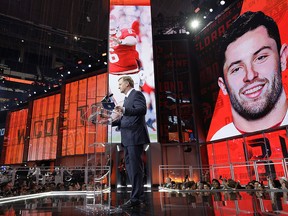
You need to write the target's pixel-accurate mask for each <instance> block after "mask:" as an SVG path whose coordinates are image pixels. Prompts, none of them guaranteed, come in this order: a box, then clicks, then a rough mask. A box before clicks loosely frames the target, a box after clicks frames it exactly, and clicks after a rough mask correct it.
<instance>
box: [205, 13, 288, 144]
mask: <svg viewBox="0 0 288 216" xmlns="http://www.w3.org/2000/svg"><path fill="white" fill-rule="evenodd" d="M220 49H221V50H220V53H219V54H220V58H221V61H220V68H221V69H222V71H223V74H222V76H221V77H219V78H218V85H219V87H220V89H221V91H222V92H223V94H224V95H228V96H229V99H230V103H231V111H232V119H233V122H231V123H230V124H228V125H225V126H224V127H222V128H221V129H220V130H218V131H217V132H216V133H215V134H214V135H213V136H212V138H211V140H217V139H222V138H226V137H231V136H236V135H240V134H244V133H249V132H255V131H260V130H265V129H268V128H272V127H277V126H282V125H286V124H288V116H287V108H288V103H287V99H286V94H285V91H284V88H283V83H282V71H284V70H285V69H286V61H287V56H288V49H287V45H286V44H283V45H281V40H280V34H279V29H278V26H277V24H276V22H275V21H274V20H273V19H272V18H270V17H269V16H267V15H265V14H264V13H263V12H261V11H258V12H250V11H248V12H246V13H244V14H242V15H241V16H239V17H238V18H237V19H236V20H235V21H234V22H233V24H232V25H231V26H230V27H229V29H228V30H227V32H226V33H225V34H224V35H223V38H222V39H221V43H220Z"/></svg>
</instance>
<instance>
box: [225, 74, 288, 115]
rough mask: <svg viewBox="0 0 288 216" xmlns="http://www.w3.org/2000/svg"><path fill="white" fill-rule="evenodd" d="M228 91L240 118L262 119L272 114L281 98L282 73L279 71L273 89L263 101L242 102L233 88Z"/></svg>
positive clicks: (271, 88)
mask: <svg viewBox="0 0 288 216" xmlns="http://www.w3.org/2000/svg"><path fill="white" fill-rule="evenodd" d="M228 89H229V90H228ZM227 90H228V94H229V97H230V102H231V105H232V107H233V109H234V110H235V111H236V112H237V113H238V114H239V115H240V116H242V117H243V118H245V119H246V120H257V119H261V118H263V117H264V116H266V115H267V114H268V113H269V112H271V110H272V109H273V108H274V106H275V104H276V103H277V102H278V100H279V98H280V96H281V93H282V90H283V85H282V78H281V72H280V71H278V73H277V75H275V77H274V78H273V80H272V84H271V87H270V88H269V90H268V92H267V93H266V94H265V95H263V96H262V99H261V100H258V99H255V101H253V102H251V101H240V100H239V99H238V98H237V96H236V94H235V92H233V91H231V88H229V87H228V88H227Z"/></svg>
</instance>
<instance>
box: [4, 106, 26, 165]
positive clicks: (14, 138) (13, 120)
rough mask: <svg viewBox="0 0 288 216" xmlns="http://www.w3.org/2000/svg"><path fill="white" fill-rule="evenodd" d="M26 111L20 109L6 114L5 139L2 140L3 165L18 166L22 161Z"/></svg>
mask: <svg viewBox="0 0 288 216" xmlns="http://www.w3.org/2000/svg"><path fill="white" fill-rule="evenodd" d="M27 117H28V109H21V110H18V111H14V112H10V113H9V114H8V121H9V122H8V125H9V127H6V128H7V129H6V130H7V131H6V139H5V140H4V146H3V149H4V151H5V152H4V155H5V164H19V163H22V161H23V152H24V143H25V139H26V127H27Z"/></svg>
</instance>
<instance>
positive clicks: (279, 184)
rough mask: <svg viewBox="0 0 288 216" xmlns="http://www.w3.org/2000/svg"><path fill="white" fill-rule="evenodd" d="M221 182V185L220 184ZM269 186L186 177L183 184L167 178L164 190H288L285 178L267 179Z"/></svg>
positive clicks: (254, 182)
mask: <svg viewBox="0 0 288 216" xmlns="http://www.w3.org/2000/svg"><path fill="white" fill-rule="evenodd" d="M220 182H221V183H220ZM267 182H268V184H267V185H266V186H265V185H264V184H263V181H261V182H259V181H256V180H252V181H250V182H248V183H247V184H244V185H243V184H241V183H240V181H235V180H233V179H231V178H229V179H226V178H220V179H219V180H218V179H212V181H211V182H209V181H207V180H206V181H198V182H195V181H193V180H191V181H190V180H189V178H188V175H186V176H185V179H184V181H183V182H175V181H173V180H172V179H171V178H170V177H166V179H165V183H164V184H163V187H164V188H169V189H175V190H215V189H218V190H227V189H246V190H264V189H283V190H288V180H287V179H286V178H285V177H281V178H279V179H276V178H270V177H267Z"/></svg>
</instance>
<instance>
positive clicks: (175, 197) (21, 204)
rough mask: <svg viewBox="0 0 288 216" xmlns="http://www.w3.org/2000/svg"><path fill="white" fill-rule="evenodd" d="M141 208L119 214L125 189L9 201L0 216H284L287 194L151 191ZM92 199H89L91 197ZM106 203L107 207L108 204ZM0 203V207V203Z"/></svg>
mask: <svg viewBox="0 0 288 216" xmlns="http://www.w3.org/2000/svg"><path fill="white" fill-rule="evenodd" d="M145 195H146V199H147V203H146V205H145V206H141V207H140V208H135V209H132V210H123V209H121V208H119V207H118V206H119V205H121V204H122V203H124V202H125V201H126V200H128V199H129V191H127V190H126V189H121V190H118V191H117V190H116V189H112V191H111V193H104V194H102V195H98V196H97V198H96V199H95V201H96V202H95V204H93V198H91V196H90V197H89V196H88V195H87V194H86V193H84V192H80V193H79V192H78V193H72V192H68V193H65V192H58V193H43V194H38V195H37V196H36V198H35V197H29V198H28V199H27V197H26V198H25V197H24V198H23V199H20V200H17V201H15V200H14V201H12V200H8V201H7V200H6V201H5V202H3V198H2V199H0V215H9V216H13V215H29V216H30V215H37V216H38V215H41V216H46V215H47V216H48V215H49V216H50V215H51V216H52V215H53V216H55V215H69V216H73V215H135V216H136V215H156V216H159V215H165V216H166V215H169V216H173V215H176V216H186V215H197V216H208V215H209V216H210V215H221V216H223V215H276V214H277V215H287V214H288V202H287V191H285V192H283V191H280V190H274V191H272V190H267V191H266V192H264V193H260V192H255V191H254V192H252V191H225V192H223V191H222V192H207V191H201V192H200V191H199V192H183V193H182V192H165V191H159V189H158V188H154V189H153V190H151V191H147V192H146V193H145ZM92 197H93V196H92ZM109 200H110V205H109V203H108V201H109ZM1 202H2V203H1Z"/></svg>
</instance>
